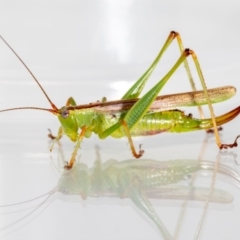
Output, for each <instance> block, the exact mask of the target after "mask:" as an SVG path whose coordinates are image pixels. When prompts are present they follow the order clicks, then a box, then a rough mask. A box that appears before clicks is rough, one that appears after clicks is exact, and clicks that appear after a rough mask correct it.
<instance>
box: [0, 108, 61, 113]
mask: <svg viewBox="0 0 240 240" xmlns="http://www.w3.org/2000/svg"><path fill="white" fill-rule="evenodd" d="M23 109H34V110H42V111H48V112H51V113H54V114H56V113H58V111H57V110H54V109H47V108H40V107H16V108H8V109H3V110H0V112H8V111H15V110H23Z"/></svg>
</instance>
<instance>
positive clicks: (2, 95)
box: [0, 1, 240, 240]
mask: <svg viewBox="0 0 240 240" xmlns="http://www.w3.org/2000/svg"><path fill="white" fill-rule="evenodd" d="M238 4H239V3H238V1H230V2H216V3H214V2H212V4H209V1H202V2H201V3H198V4H195V3H193V2H192V1H185V2H184V3H181V2H179V1H171V2H168V3H167V2H165V1H150V2H149V1H147V2H146V1H126V2H124V1H115V3H112V1H92V2H91V3H90V2H88V1H80V2H79V1H68V2H65V1H59V2H58V5H56V2H54V1H47V2H44V1H39V2H36V3H31V2H29V1H26V2H24V1H21V5H20V3H19V1H12V2H11V3H7V2H5V3H3V2H1V3H0V29H1V35H3V36H4V37H5V38H6V40H8V42H9V43H10V44H11V45H12V47H14V49H15V50H16V51H17V52H18V53H19V55H20V56H21V57H22V58H23V59H24V61H25V62H26V64H27V65H28V66H29V68H30V69H31V70H32V71H33V72H34V73H35V75H36V76H37V78H38V79H39V81H40V82H41V84H42V85H43V87H44V89H45V90H46V91H47V93H48V94H49V96H50V97H51V99H52V101H53V102H54V103H55V104H56V105H57V106H58V107H61V106H63V105H64V104H65V102H66V100H67V98H68V97H69V96H73V97H74V98H75V100H76V101H77V103H79V104H84V103H89V102H93V101H96V100H101V99H102V97H103V96H106V97H107V99H108V100H115V99H119V98H120V97H121V96H122V94H123V93H124V92H125V91H126V89H128V88H129V86H130V85H131V84H132V83H133V82H134V81H135V80H136V79H138V78H139V77H140V75H141V74H142V73H143V71H144V70H145V69H146V68H147V67H148V66H149V64H150V63H151V62H152V60H153V59H154V57H156V54H157V53H158V51H159V49H160V47H161V44H162V42H163V41H164V40H165V39H166V37H167V35H168V34H169V31H171V30H176V31H178V32H180V33H181V36H182V39H183V42H184V45H185V47H190V48H192V49H194V50H195V52H196V54H197V55H198V57H199V61H200V64H201V67H202V69H203V74H204V76H205V79H206V83H207V86H208V87H211V88H212V87H218V86H225V85H233V86H235V87H236V88H237V91H238V92H237V95H236V96H235V97H234V98H232V99H230V100H229V101H226V102H224V103H220V104H217V105H215V106H214V110H215V114H216V115H222V114H224V113H226V112H227V111H229V110H231V109H233V108H235V107H237V106H239V99H240V98H239V88H240V85H239V77H240V73H239V69H240V68H239V66H240V62H239V56H240V50H239V49H240V48H239V42H240V34H239V33H238V31H237V29H238V27H239V16H240V15H239V13H238V9H239V7H238V6H239V5H238ZM173 45H175V46H173V47H171V48H170V49H169V52H168V53H166V56H165V57H164V58H163V59H162V61H161V63H160V65H159V67H158V68H157V69H156V72H155V73H154V74H153V76H152V78H151V79H150V81H149V84H148V85H147V89H149V88H150V87H151V86H153V84H155V83H156V82H157V81H158V80H159V79H160V78H161V77H162V76H163V75H164V74H165V73H166V70H168V69H170V67H171V66H172V64H173V63H174V62H175V61H176V60H177V58H178V57H179V50H178V48H177V45H176V44H173ZM0 52H1V54H0V69H1V71H0V108H1V109H4V108H8V107H16V106H29V105H31V106H40V107H47V108H48V107H49V105H48V102H47V101H46V100H45V98H44V96H43V95H42V93H41V92H40V90H39V89H38V87H37V86H36V84H35V83H34V82H33V80H32V79H31V77H30V76H29V74H28V73H27V72H26V70H25V69H24V68H23V67H22V65H21V64H20V63H19V61H18V60H17V59H16V58H15V57H14V56H13V55H12V53H11V52H9V50H8V49H7V48H6V46H5V45H3V44H1V43H0ZM194 73H195V71H194ZM194 78H195V79H196V74H194ZM198 86H200V84H198ZM199 88H200V87H198V89H199ZM185 91H190V86H189V83H188V80H187V76H186V73H185V71H184V69H183V67H182V68H181V69H179V71H178V72H176V74H175V75H174V76H173V77H172V79H171V81H169V83H168V84H167V85H166V87H165V88H164V90H163V94H170V93H176V92H185ZM185 113H186V114H188V113H193V114H194V115H195V116H198V114H197V109H195V108H187V109H185ZM205 113H206V116H207V117H208V116H209V113H208V110H207V109H206V111H205ZM58 126H59V125H58V120H57V118H54V116H52V114H50V113H44V112H33V111H32V112H31V111H18V112H17V111H16V112H9V113H2V114H1V115H0V132H1V134H0V176H1V177H0V191H1V198H0V200H1V203H0V205H3V204H11V203H16V202H20V201H25V200H28V199H31V198H34V197H37V196H39V195H42V194H44V193H47V192H49V191H50V190H52V189H53V188H54V187H56V184H57V182H58V180H59V178H60V176H61V173H59V172H58V171H57V170H56V168H55V167H54V166H53V162H54V163H55V165H57V168H58V159H59V161H60V160H61V157H60V156H59V154H58V148H57V145H56V146H55V148H54V151H53V152H52V153H50V152H49V145H50V142H49V140H48V139H47V134H48V131H47V129H48V128H50V129H51V130H52V132H53V133H56V132H57V130H58ZM239 133H240V130H239V118H236V119H235V120H233V121H231V122H230V123H229V124H227V125H226V126H225V127H224V131H223V132H222V133H221V137H222V139H223V142H225V143H230V142H232V141H233V140H234V138H235V137H236V135H237V134H239ZM205 135H206V134H205V132H193V133H186V134H170V133H169V134H160V135H158V136H152V137H144V138H136V139H135V140H134V144H135V146H138V145H139V144H143V146H142V147H143V149H144V150H145V155H144V157H145V158H147V159H153V160H156V161H167V160H174V159H183V160H184V159H190V160H198V158H199V154H200V152H201V151H200V150H201V146H202V142H203V140H204V138H205ZM96 145H98V146H99V147H100V156H101V159H102V162H106V161H108V160H110V159H114V160H117V161H120V162H122V161H124V160H127V159H129V158H131V152H130V150H129V146H128V144H127V139H125V138H123V139H120V140H119V139H113V138H108V139H105V140H104V141H102V140H100V139H98V138H97V137H96V136H95V137H92V138H90V139H85V140H84V141H83V143H82V145H81V150H80V153H79V155H80V160H81V162H82V163H85V164H86V165H87V166H88V168H92V167H93V164H94V162H95V160H96V153H95V146H96ZM62 146H63V152H64V156H65V159H66V160H69V158H70V156H71V152H72V149H73V146H74V145H73V144H72V143H71V142H69V140H68V139H66V138H64V139H63V140H62ZM239 149H240V148H235V149H233V150H230V151H229V152H230V153H231V154H230V155H225V156H222V157H221V163H222V164H225V165H227V166H229V167H230V168H232V169H234V170H235V171H237V172H238V171H239V167H238V166H236V164H235V162H234V157H235V159H236V160H237V161H238V162H239V156H237V155H239V153H240V150H239ZM223 152H225V151H223ZM217 153H218V149H217V147H216V144H215V141H214V138H213V137H210V139H209V144H208V145H207V148H206V151H205V153H204V156H203V157H202V159H204V160H207V161H216V155H217ZM51 157H52V159H53V161H52V160H51ZM137 161H139V160H137ZM191 179H192V178H190V180H191ZM211 180H212V174H211V173H200V174H198V175H197V176H196V178H195V183H194V186H198V187H206V188H208V187H209V186H210V184H211ZM181 183H182V184H183V185H186V186H189V184H190V183H191V181H189V179H183V180H182V181H181ZM215 186H216V188H219V189H222V190H224V191H227V192H228V193H230V194H231V195H232V196H234V201H233V202H232V203H229V204H212V203H210V205H209V207H208V210H207V216H206V218H205V219H204V224H203V226H202V228H201V231H200V232H201V234H200V239H209V238H210V239H211V238H214V237H217V238H218V239H238V238H239V234H240V231H239V222H240V214H239V213H240V205H239V203H240V191H239V187H238V186H236V185H235V182H232V180H230V179H229V178H228V177H225V176H224V175H217V180H216V182H215ZM54 199H55V201H52V202H51V204H43V206H42V208H40V209H39V210H38V211H36V212H34V213H33V214H32V215H30V216H29V218H26V219H24V220H20V221H19V222H18V223H17V224H14V225H11V226H10V227H8V228H7V229H4V230H3V229H1V231H0V238H1V239H11V240H13V239H14V240H15V239H16V240H18V239H24V240H27V239H33V236H34V239H36V240H37V239H43V238H44V239H67V238H68V239H79V238H81V237H82V238H83V239H121V240H122V239H146V238H148V239H160V238H161V234H160V233H159V231H158V229H157V228H156V227H155V225H154V224H153V223H152V222H151V221H150V220H149V219H148V218H147V217H145V215H144V214H142V212H141V211H139V210H138V209H137V208H136V207H135V205H134V204H133V203H132V202H131V201H130V200H128V199H109V198H107V197H103V198H99V199H96V198H89V199H87V200H85V201H83V200H81V197H80V196H75V197H74V196H73V197H71V196H69V198H64V196H63V195H60V194H56V195H55V196H54ZM39 202H41V200H39V201H38V202H35V203H32V204H31V203H27V204H26V205H25V206H24V205H23V206H19V207H18V208H17V209H25V208H29V207H31V206H34V207H36V205H37V204H38V203H39ZM151 202H152V204H153V206H154V209H155V210H156V212H157V214H158V216H159V218H160V219H161V221H162V222H163V223H164V225H165V227H166V228H167V229H168V231H169V232H170V233H171V234H172V235H173V236H177V237H176V239H193V238H194V236H195V234H196V232H197V227H198V224H199V222H200V218H201V215H202V213H203V208H204V203H200V202H197V203H196V202H189V201H188V202H185V200H180V201H174V200H154V201H151ZM41 209H44V210H41ZM15 211H16V209H15V208H10V209H7V208H4V209H1V213H6V212H14V213H12V214H1V215H0V225H1V228H3V227H5V226H8V224H11V223H14V222H15V221H16V220H18V219H20V218H21V217H22V216H24V215H26V214H27V213H28V212H27V211H26V212H15ZM30 211H31V210H30ZM42 229H44V231H43V230H42ZM6 234H7V235H6ZM3 236H5V237H3Z"/></svg>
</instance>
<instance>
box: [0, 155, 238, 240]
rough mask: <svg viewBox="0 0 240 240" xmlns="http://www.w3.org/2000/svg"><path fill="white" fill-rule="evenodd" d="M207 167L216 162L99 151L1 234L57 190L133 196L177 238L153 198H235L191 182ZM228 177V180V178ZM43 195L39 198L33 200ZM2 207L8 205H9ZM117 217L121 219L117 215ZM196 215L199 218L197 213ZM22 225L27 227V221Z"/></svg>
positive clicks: (230, 172) (83, 194)
mask: <svg viewBox="0 0 240 240" xmlns="http://www.w3.org/2000/svg"><path fill="white" fill-rule="evenodd" d="M206 170H207V171H214V170H215V163H214V162H209V161H196V160H178V159H177V160H170V161H162V162H159V161H157V160H148V159H143V160H142V161H135V160H125V161H121V162H118V161H116V160H109V161H106V162H104V163H101V160H100V157H99V154H98V156H97V160H96V161H95V163H94V167H92V168H88V167H87V166H86V165H85V164H83V163H78V164H75V165H74V166H73V168H72V169H71V171H66V170H65V171H64V173H63V174H62V176H61V177H60V179H59V181H58V184H57V186H56V187H54V189H53V190H52V191H50V192H48V193H46V194H44V195H42V196H40V197H43V196H47V198H46V199H45V200H44V201H43V202H42V203H41V204H39V205H38V207H36V208H34V209H33V210H30V212H29V213H28V214H26V213H24V216H23V217H21V218H20V219H19V220H17V221H15V222H13V223H11V224H10V225H7V226H5V227H3V228H0V233H1V234H3V233H6V232H7V229H8V228H13V226H14V225H17V224H19V222H20V221H21V220H24V219H25V218H28V217H30V215H34V212H35V213H36V211H37V210H39V208H40V207H43V204H45V203H47V201H48V199H49V200H50V197H51V196H53V195H54V194H55V193H56V192H61V193H62V194H64V195H67V196H68V197H67V196H66V198H67V199H68V200H70V201H71V200H74V199H75V198H74V196H79V195H80V196H81V198H82V199H83V200H86V199H87V198H100V197H102V198H115V199H116V198H121V199H122V198H127V199H130V200H131V201H132V202H133V203H134V205H135V206H136V207H137V208H139V209H140V211H141V212H142V213H143V214H145V215H146V216H147V217H148V218H149V219H151V221H153V222H154V224H155V225H156V227H157V228H158V230H159V232H160V233H161V234H162V235H163V237H164V239H174V238H173V237H172V235H173V234H172V231H171V232H169V231H168V229H167V227H166V226H165V222H164V221H163V220H164V219H163V218H162V217H163V216H161V217H159V216H158V214H157V212H156V210H155V208H154V206H153V204H152V202H151V201H150V199H172V200H192V201H203V202H204V201H207V200H208V201H210V202H216V203H221V204H228V203H231V202H232V201H233V199H234V197H233V195H232V194H231V193H229V192H228V191H225V190H223V189H218V188H214V189H212V192H211V194H210V190H209V187H206V184H204V186H201V185H200V186H201V187H200V186H199V185H198V186H193V185H191V184H190V182H192V180H193V178H191V176H192V174H194V173H197V172H201V171H204V173H205V176H206ZM218 173H221V174H222V175H226V177H230V178H231V180H232V181H234V184H236V185H238V186H239V183H240V176H239V173H237V172H235V171H234V170H233V169H231V168H229V167H227V166H225V165H221V164H220V166H219V168H218ZM203 176H204V175H203ZM227 179H228V180H229V178H227ZM228 182H229V181H228ZM40 197H36V198H34V199H33V200H36V199H38V198H40ZM33 200H32V201H33ZM29 202H31V200H28V201H26V202H24V203H29ZM18 204H21V203H18ZM15 205H17V204H12V205H8V206H12V207H13V206H15ZM2 207H6V205H5V206H2ZM165 207H169V206H165ZM44 208H45V207H44ZM18 210H20V209H18ZM39 212H40V211H39ZM21 216H22V215H21ZM165 217H166V216H165ZM116 218H118V216H117V215H116ZM194 218H196V219H197V216H195V217H194ZM25 220H26V219H25ZM27 222H28V221H27ZM67 222H70V221H67ZM74 222H76V221H74ZM71 224H72V223H71ZM179 224H180V223H179ZM215 224H216V223H215ZM21 225H22V226H24V225H25V224H21ZM66 229H68V228H66ZM11 232H13V231H11ZM11 232H10V233H11ZM188 236H189V235H188Z"/></svg>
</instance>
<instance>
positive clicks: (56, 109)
mask: <svg viewBox="0 0 240 240" xmlns="http://www.w3.org/2000/svg"><path fill="white" fill-rule="evenodd" d="M0 38H1V39H2V40H3V42H4V43H5V44H6V45H7V46H8V48H9V49H10V50H11V51H12V52H13V53H14V55H15V56H16V57H17V58H18V59H19V61H20V62H21V63H22V64H23V66H24V67H25V68H26V69H27V71H28V72H29V73H30V74H31V76H32V77H33V79H34V80H35V82H36V83H37V84H38V86H39V87H40V89H41V90H42V92H43V93H44V95H45V97H46V98H47V100H48V101H49V103H50V105H51V106H52V109H53V110H55V112H56V111H58V108H57V107H56V106H55V105H54V104H53V102H52V101H51V100H50V98H49V97H48V95H47V93H46V92H45V91H44V89H43V87H42V86H41V84H40V83H39V82H38V80H37V78H36V77H35V76H34V74H33V73H32V72H31V70H30V69H29V68H28V66H27V65H26V64H25V63H24V61H23V60H22V59H21V58H20V57H19V56H18V54H17V53H16V52H15V51H14V50H13V48H12V47H11V46H10V45H9V44H8V42H7V41H6V40H5V39H4V38H3V37H2V36H1V35H0Z"/></svg>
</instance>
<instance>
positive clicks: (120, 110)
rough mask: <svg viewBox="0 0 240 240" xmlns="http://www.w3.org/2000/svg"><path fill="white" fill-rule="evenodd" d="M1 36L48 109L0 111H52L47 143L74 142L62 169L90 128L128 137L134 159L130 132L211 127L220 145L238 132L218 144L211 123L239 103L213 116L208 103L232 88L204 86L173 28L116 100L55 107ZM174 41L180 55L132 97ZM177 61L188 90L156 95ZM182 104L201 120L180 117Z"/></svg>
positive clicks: (227, 94) (222, 118) (226, 119)
mask: <svg viewBox="0 0 240 240" xmlns="http://www.w3.org/2000/svg"><path fill="white" fill-rule="evenodd" d="M0 37H1V36H0ZM1 39H2V40H3V41H4V42H5V44H6V45H7V46H8V47H9V48H10V49H11V51H12V52H13V53H14V54H15V55H16V57H17V58H18V59H19V60H20V61H21V62H22V64H23V65H24V66H25V68H26V69H27V70H28V72H29V73H30V74H31V75H32V77H33V79H34V80H35V81H36V83H37V84H38V86H39V87H40V89H41V90H42V92H43V93H44V95H45V96H46V98H47V99H48V101H49V103H50V105H51V107H52V109H46V108H38V107H17V108H10V109H4V110H0V112H6V111H11V110H20V109H34V110H43V111H48V112H51V113H53V114H54V115H56V116H57V117H58V119H59V121H60V123H61V126H60V128H59V131H58V135H57V136H56V137H54V136H53V135H52V134H51V133H50V134H49V137H51V138H53V139H54V141H53V143H54V142H55V141H58V140H59V139H60V138H61V137H62V135H63V134H65V135H67V136H68V137H69V138H70V139H71V140H72V141H73V142H76V146H75V148H74V151H73V154H72V157H71V159H70V162H69V163H68V165H66V166H65V168H66V169H70V168H72V166H73V164H74V161H75V158H76V155H77V152H78V149H79V147H80V144H81V141H82V139H83V138H84V137H87V138H89V137H90V136H91V134H92V132H94V133H95V134H97V135H98V136H99V138H100V139H104V138H106V137H108V136H112V137H115V138H121V137H123V136H126V137H127V138H128V142H129V144H130V148H131V151H132V154H133V156H134V157H136V158H139V157H141V156H142V155H143V153H144V151H143V150H142V149H141V146H140V150H139V152H136V150H135V147H134V144H133V141H132V136H143V135H153V134H158V133H162V132H188V131H194V130H201V129H206V130H207V129H211V128H213V129H214V133H215V138H216V143H217V145H218V147H219V148H220V149H223V148H225V149H226V148H232V147H236V146H237V139H238V137H239V136H240V135H239V136H237V137H236V139H235V141H234V142H233V143H232V144H223V143H221V140H220V137H219V134H218V129H217V126H220V125H222V124H224V123H226V122H229V121H230V120H232V119H233V118H235V117H236V116H237V115H238V114H239V112H240V106H239V107H237V108H235V109H234V110H232V111H230V112H228V113H226V114H224V115H222V116H219V117H215V116H214V112H213V108H212V103H217V102H221V101H224V100H227V99H229V98H230V97H232V96H233V95H234V94H235V92H236V89H235V88H234V87H231V86H226V87H220V88H214V89H210V90H208V89H207V87H206V84H205V80H204V78H203V74H202V71H201V68H200V64H199V61H198V59H197V56H196V55H195V53H194V51H192V50H190V49H184V47H183V44H182V40H181V38H180V35H179V34H178V33H177V32H174V31H172V32H170V34H169V36H168V38H167V40H166V42H165V43H164V45H163V47H162V48H161V50H160V52H159V54H158V55H157V57H156V59H155V60H154V61H153V63H152V64H151V66H150V67H149V68H148V69H147V71H146V72H145V73H144V74H143V75H142V76H141V77H140V78H139V80H138V81H136V82H135V83H134V84H133V86H132V87H131V88H130V89H129V90H128V91H127V92H126V93H125V94H124V96H123V97H122V99H121V100H117V101H102V102H96V103H90V104H85V105H76V103H75V101H74V99H73V98H69V99H68V101H67V104H66V106H64V107H62V108H60V109H58V108H57V107H56V106H55V105H54V104H53V102H52V101H51V100H50V98H49V97H48V95H47V94H46V92H45V91H44V89H43V87H42V86H41V85H40V83H39V82H38V80H37V78H36V77H35V76H34V75H33V73H32V72H31V71H30V69H29V68H28V67H27V66H26V64H25V63H24V62H23V60H22V59H21V58H20V57H19V56H18V54H17V53H16V52H15V51H14V50H13V49H12V47H11V46H10V45H9V44H8V43H7V42H6V41H5V40H4V39H3V38H2V37H1ZM174 39H177V42H178V45H179V48H180V52H181V55H180V57H179V58H178V60H177V61H176V63H175V64H174V66H173V67H172V68H171V69H170V71H169V72H167V74H166V75H165V76H164V77H163V78H162V79H161V80H160V81H159V82H158V83H157V84H156V85H155V86H153V87H152V88H151V89H150V90H149V91H148V92H147V93H146V94H145V95H144V96H142V97H141V98H138V97H139V95H140V94H141V92H142V90H143V88H144V86H145V83H146V82H147V80H148V79H149V77H150V75H151V73H152V72H153V70H154V69H155V67H156V65H157V64H158V62H159V60H160V59H161V57H162V55H163V53H164V52H165V51H166V50H167V48H168V47H169V45H170V44H171V43H172V41H173V40H174ZM190 55H191V56H192V59H193V62H194V64H195V67H196V70H197V73H198V76H199V78H200V81H201V84H202V88H203V90H202V91H196V89H195V85H194V82H193V79H192V76H191V73H190V69H189V66H188V62H187V57H188V56H190ZM182 63H183V64H184V65H185V68H186V71H187V74H188V78H189V80H190V83H191V86H192V89H193V91H192V92H186V93H180V94H172V95H165V96H158V94H159V93H160V91H161V89H162V88H163V86H164V85H165V84H166V83H167V81H168V80H169V79H170V77H171V76H172V74H173V73H174V72H175V71H176V70H177V69H178V67H179V66H180V65H181V64H182ZM204 104H207V105H208V107H209V110H210V114H211V118H209V119H205V118H204V116H203V112H202V109H201V107H200V106H201V105H204ZM182 106H198V108H199V112H200V115H201V119H196V118H193V117H192V115H191V114H189V115H185V114H184V113H183V112H182V111H180V110H177V109H176V108H178V107H182ZM52 146H53V145H52ZM51 149H52V148H51Z"/></svg>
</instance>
